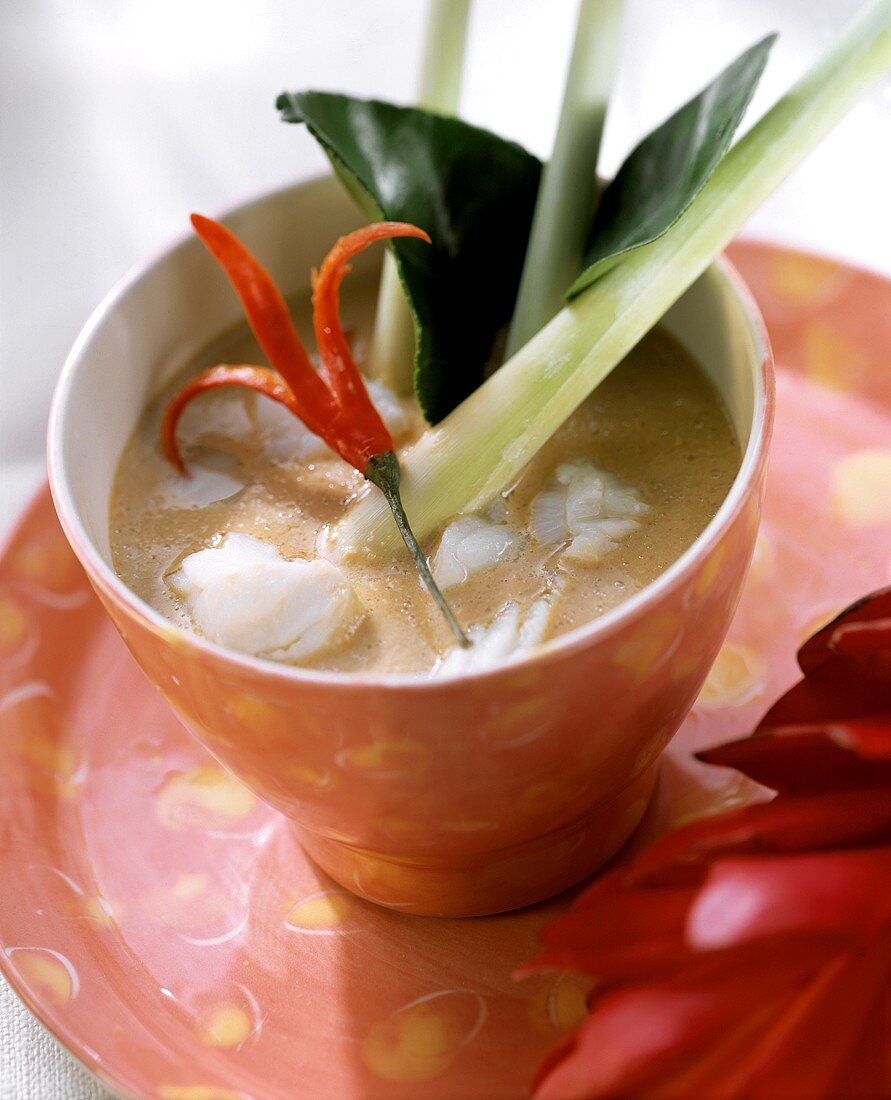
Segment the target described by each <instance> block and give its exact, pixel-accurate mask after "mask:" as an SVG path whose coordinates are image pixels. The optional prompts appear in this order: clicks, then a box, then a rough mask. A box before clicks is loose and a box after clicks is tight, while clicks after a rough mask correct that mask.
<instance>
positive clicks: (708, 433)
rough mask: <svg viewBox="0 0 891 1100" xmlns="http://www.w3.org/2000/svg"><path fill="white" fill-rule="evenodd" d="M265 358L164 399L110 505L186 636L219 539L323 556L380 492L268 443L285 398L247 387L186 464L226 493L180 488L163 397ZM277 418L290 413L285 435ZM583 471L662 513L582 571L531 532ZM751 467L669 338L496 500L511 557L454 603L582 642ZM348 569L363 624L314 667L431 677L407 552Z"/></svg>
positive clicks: (434, 542)
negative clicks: (540, 612) (162, 432)
mask: <svg viewBox="0 0 891 1100" xmlns="http://www.w3.org/2000/svg"><path fill="white" fill-rule="evenodd" d="M354 278H355V282H353V283H352V284H351V285H350V287H349V291H348V294H347V301H346V302H345V305H344V323H345V325H346V327H347V328H348V329H350V328H351V329H352V331H353V333H354V334H355V336H354V350H355V353H356V357H357V359H358V360H359V362H360V363H361V361H362V355H363V346H364V335H363V334H365V333H367V332H368V330H369V327H370V324H371V318H372V315H373V309H374V292H375V285H374V281H373V280H371V279H368V278H365V279H363V278H361V277H358V276H356V277H354ZM308 297H309V296H308V294H307V295H305V296H301V297H300V299H299V301H300V302H305V301H307V300H308ZM295 320H296V322H297V326H298V329H299V330H300V333H301V336H302V337H303V338H304V340H305V342H306V344H307V346H308V347H311V346H312V340H311V325H310V318H309V314H308V309H306V308H301V307H300V306H299V305H298V307H297V308H296V309H295ZM263 362H265V360H264V358H263V356H262V353H261V352H260V351H259V349H258V348H257V346H256V344H255V343H254V341H253V339H252V338H251V336H250V334H249V333H248V332H247V331H246V329H244V328H239V329H237V330H235V331H233V332H230V333H228V334H226V335H225V336H224V337H223V338H221V339H220V340H218V341H216V342H215V343H214V344H213V345H212V346H210V347H209V348H208V349H207V350H206V351H205V352H203V353H202V354H201V355H200V356H198V357H197V358H196V359H194V360H193V361H192V362H190V363H189V364H187V365H186V366H185V367H184V368H183V370H182V371H180V372H179V373H178V374H177V376H176V377H175V378H174V379H173V380H172V381H171V382H170V384H169V385H168V386H167V387H166V388H165V389H164V391H163V392H162V393H160V394H159V395H157V397H156V399H155V400H154V401H153V402H152V403H151V404H150V406H149V407H148V409H147V410H146V412H145V414H144V415H143V417H142V419H141V421H140V422H139V424H138V426H137V428H136V430H135V431H134V433H133V436H132V437H131V439H130V441H129V443H128V445H127V447H126V449H125V451H124V454H123V456H122V458H121V461H120V464H119V467H118V471H117V476H116V479H115V484H114V489H113V493H112V499H111V508H110V533H111V548H112V556H113V564H114V568H115V570H116V571H117V573H118V574H119V576H120V577H121V578H122V580H123V581H124V582H125V583H126V584H127V585H128V586H129V587H130V588H131V589H132V590H133V591H134V592H135V593H136V594H137V595H139V596H141V597H142V598H143V599H144V600H145V601H146V602H147V603H149V604H151V605H152V606H153V607H155V608H156V609H157V610H158V611H160V612H161V613H162V614H163V615H165V616H167V617H168V618H170V619H171V620H173V621H174V622H178V623H180V624H181V625H183V626H185V627H187V628H189V629H194V624H193V622H192V618H191V615H190V612H189V610H188V608H187V607H186V606H184V604H183V602H182V600H180V599H179V598H178V597H177V595H176V594H175V592H174V590H173V589H172V588H171V585H170V576H171V574H173V573H175V572H176V570H177V569H178V568H179V566H180V564H181V562H182V561H183V559H184V558H186V557H187V556H188V555H190V554H192V553H194V552H196V551H199V550H203V549H205V548H207V547H211V546H213V545H217V544H218V543H219V541H220V538H221V536H223V535H224V534H225V533H227V532H240V533H244V534H248V535H251V536H254V537H255V538H257V539H260V540H263V541H264V542H268V543H271V544H272V545H273V546H275V547H276V548H277V549H278V550H279V551H280V553H281V554H282V555H283V556H284V557H285V558H287V559H294V558H298V557H299V558H314V557H316V556H317V555H318V545H319V537H320V532H323V530H324V529H325V527H326V525H330V524H333V523H335V522H336V521H337V520H338V519H339V518H341V517H342V516H343V514H344V511H345V509H346V508H347V507H348V506H349V502H350V500H351V499H352V498H353V497H355V496H356V494H358V493H361V492H364V491H369V488H370V487H367V486H366V483H365V482H364V479H363V478H362V476H361V475H360V474H359V473H358V472H356V471H353V470H351V469H350V468H349V467H348V466H347V465H346V464H345V463H344V462H342V461H341V460H340V459H339V458H337V457H335V456H333V455H332V454H331V453H330V452H327V453H321V454H320V453H317V451H311V453H309V454H305V453H304V454H303V455H299V454H298V455H293V454H292V453H291V452H290V450H289V443H288V437H287V432H285V438H281V437H280V435H277V434H276V432H277V429H275V430H274V431H272V432H271V434H270V431H271V430H270V428H269V423H270V419H269V417H268V416H267V413H268V412H269V407H270V406H271V403H269V402H267V399H265V398H257V397H256V396H255V395H253V394H248V393H246V392H244V391H241V390H237V389H234V388H230V389H225V390H217V391H215V392H212V393H207V394H204V395H202V396H200V397H198V398H196V399H195V400H194V401H193V403H192V405H191V407H190V408H189V410H188V411H187V413H186V416H185V417H184V420H183V424H182V432H181V434H180V438H181V444H182V451H183V455H184V458H185V459H186V461H187V463H190V464H198V465H199V466H201V467H203V468H204V471H205V474H204V476H205V478H209V479H210V481H209V482H208V486H209V488H207V492H208V495H209V496H214V495H215V494H216V493H222V494H225V495H226V499H222V500H217V501H213V502H211V503H205V504H202V503H201V499H202V498H201V495H200V494H201V492H202V491H203V490H202V484H203V482H201V481H200V480H194V481H193V484H189V483H184V482H183V479H181V478H180V477H179V475H178V474H177V473H176V472H175V471H174V469H173V468H172V467H171V465H170V464H169V463H168V462H167V461H166V460H165V459H164V457H163V456H162V454H161V451H160V448H159V445H158V438H159V425H160V421H161V417H162V415H163V410H164V407H165V404H166V402H167V401H168V400H169V398H170V396H171V395H172V394H173V393H174V392H175V391H176V390H177V389H178V388H179V386H181V385H182V383H183V381H184V380H185V379H186V378H188V377H189V376H191V375H192V374H194V373H196V372H197V371H198V370H200V369H203V368H204V367H206V366H209V365H213V364H216V363H263ZM388 405H389V407H390V412H391V414H392V416H393V418H394V419H395V420H396V421H399V422H400V423H401V426H402V427H403V430H402V431H401V433H400V434H399V435H398V436H397V438H396V445H397V449H402V448H404V447H406V446H408V445H409V444H410V443H411V442H412V441H413V440H414V439H416V438H417V437H418V435H419V434H420V433H421V432H422V431H423V428H424V424H423V419H422V417H421V415H420V413H419V411H418V409H417V406H416V405H415V403H414V401H413V400H404V401H398V402H397V401H396V399H393V398H391V399H390V400H389V401H388ZM272 408H273V409H275V407H274V406H272ZM279 421H280V418H277V413H276V417H273V418H272V421H271V423H273V426H275V425H276V424H278V423H279ZM580 459H585V460H588V461H590V462H591V463H593V464H594V465H596V466H597V467H600V468H602V469H603V470H605V471H609V472H610V473H611V474H614V475H617V477H618V478H620V479H621V480H622V481H623V482H625V483H626V484H627V485H628V486H630V487H632V488H633V489H634V490H636V491H637V495H638V496H639V498H640V499H641V500H642V501H644V502H645V503H646V505H647V506H648V510H647V511H646V514H645V515H643V516H641V517H640V522H639V526H638V527H637V529H636V530H634V531H633V532H631V533H630V534H627V535H625V536H624V537H623V538H622V539H621V540H620V541H619V543H618V545H617V547H616V549H615V550H613V551H612V552H610V553H609V554H608V555H607V556H606V557H604V558H603V560H602V561H600V562H598V563H597V564H596V565H592V564H586V563H579V562H575V561H572V560H570V559H569V558H568V557H567V556H566V555H565V554H563V553H561V548H560V547H555V546H553V545H543V544H542V543H540V542H538V541H536V539H534V538H533V537H532V535H531V534H530V532H529V514H530V506H531V504H532V502H533V501H534V500H535V499H536V498H537V496H538V494H539V493H541V492H542V491H543V490H544V489H546V488H547V487H548V486H549V485H550V484H552V483H553V476H554V473H555V471H556V470H557V468H558V467H560V466H561V464H563V463H567V462H573V461H575V460H580ZM739 462H740V452H739V446H738V443H737V441H736V438H735V435H734V432H733V429H732V427H731V425H730V421H729V419H728V417H727V414H726V412H725V410H724V408H723V406H722V404H721V401H720V399H719V397H718V395H717V393H716V391H715V390H714V387H713V386H712V384H711V383H710V382H709V381H708V380H707V379H706V377H705V376H704V374H703V373H702V371H701V370H700V368H699V367H698V366H697V364H696V363H695V361H694V360H693V359H692V358H691V356H690V355H689V354H688V353H687V352H686V351H685V350H684V348H683V347H681V345H680V344H678V343H677V341H675V340H674V339H673V338H672V337H671V336H670V335H668V334H667V333H666V332H664V331H662V330H660V329H656V330H654V331H653V332H652V333H650V334H649V335H648V336H647V337H646V338H645V339H644V340H643V341H642V342H641V343H640V344H639V345H638V347H636V348H635V349H634V350H633V351H632V352H631V353H630V354H629V355H628V357H627V358H626V359H625V360H624V361H623V362H622V363H621V364H620V366H619V367H617V368H616V370H615V371H613V373H612V374H611V375H610V376H609V377H608V378H607V379H606V381H604V382H603V383H602V384H601V385H600V386H599V387H598V389H597V390H596V391H595V392H594V393H593V394H592V395H591V397H590V398H588V400H587V401H586V402H585V403H584V404H583V405H582V406H581V407H580V408H579V409H578V410H577V411H576V412H575V413H574V414H573V415H572V416H571V417H570V418H569V420H567V422H566V423H565V424H564V425H563V426H562V427H561V428H560V429H559V431H558V432H557V433H556V434H555V435H554V436H553V437H552V438H551V439H550V440H549V441H548V443H547V444H546V445H545V446H544V447H543V448H542V449H541V450H540V451H539V453H538V454H537V455H536V456H535V458H534V459H533V461H532V462H531V463H530V464H529V466H528V467H527V468H526V470H525V471H524V472H523V474H522V476H521V477H520V478H519V479H518V481H517V482H516V484H515V485H513V486H510V487H507V488H506V490H505V492H504V493H503V494H502V495H501V496H500V498H499V499H497V500H496V501H495V502H493V505H492V507H491V508H490V509H489V515H490V516H491V517H494V518H495V519H497V520H498V521H499V522H501V523H504V522H506V523H507V524H508V525H509V527H510V529H511V530H512V531H513V533H514V535H515V536H516V537H515V539H514V543H515V545H514V547H513V549H512V551H511V552H510V553H509V554H508V555H507V556H506V560H503V561H501V562H499V563H497V564H494V565H492V566H490V567H488V568H486V569H483V570H482V571H481V572H479V573H477V574H475V575H473V576H470V577H469V578H468V579H467V580H466V581H464V582H463V583H460V584H456V585H454V586H452V587H450V588H448V590H447V591H446V598H447V599H448V601H449V603H450V604H451V606H452V608H453V610H454V611H455V613H456V615H457V617H458V619H459V621H460V622H461V623H462V624H463V625H465V626H466V627H469V626H472V625H483V626H485V625H487V624H489V623H491V622H492V620H493V619H494V618H495V617H496V616H497V615H498V614H499V612H501V611H502V609H503V608H504V607H505V605H506V604H508V603H509V602H511V601H513V602H515V603H516V604H518V605H519V609H520V613H521V614H522V613H523V612H524V611H526V610H527V609H529V608H530V607H532V606H533V605H535V604H536V601H540V600H541V599H542V597H543V596H544V595H545V594H547V598H548V600H549V608H550V610H549V619H548V623H547V627H546V629H545V633H544V637H545V638H549V637H554V636H557V635H559V634H563V633H565V632H566V631H569V630H572V629H574V628H575V627H578V626H580V625H582V624H584V623H586V622H588V621H590V620H591V619H594V618H596V617H597V616H599V615H601V614H603V613H604V612H605V611H607V610H608V609H610V608H612V607H615V606H616V605H617V604H619V603H621V602H622V601H623V600H625V599H627V598H628V597H629V596H631V595H632V594H634V593H635V592H637V591H639V590H640V589H641V588H643V587H644V586H645V585H647V584H648V583H650V582H651V581H652V580H654V579H655V578H656V577H658V576H659V574H660V573H662V572H663V571H664V570H665V569H666V568H667V567H668V566H669V565H670V564H671V563H672V562H673V561H675V560H676V559H677V558H678V556H679V555H680V554H681V553H682V552H683V551H684V550H685V549H686V548H687V547H688V546H690V544H691V543H692V542H693V541H694V540H695V539H696V537H697V536H698V535H699V534H700V532H701V531H702V530H703V529H704V527H705V526H706V524H707V523H708V522H709V520H710V519H711V518H712V516H714V514H715V512H716V511H717V509H718V507H719V506H720V504H721V502H722V501H723V499H724V497H725V496H726V494H727V492H728V490H729V488H730V485H731V483H732V481H733V478H734V476H735V474H736V472H737V470H738V468H739ZM226 479H229V480H226ZM229 490H231V491H232V492H231V495H229ZM370 491H377V490H370ZM190 494H192V495H191V496H190ZM439 540H440V535H439V533H437V534H436V535H435V536H434V537H432V538H431V539H429V540H427V542H426V544H425V551H426V552H427V553H428V554H430V555H431V557H433V555H434V554H435V551H436V549H437V546H438V544H439ZM343 568H344V569H345V571H346V573H347V574H348V577H349V579H350V581H351V582H352V585H353V587H354V589H355V592H356V594H357V595H358V598H359V600H360V601H361V603H362V605H363V606H364V609H365V614H364V617H363V618H362V620H361V622H360V624H359V625H358V627H357V628H356V630H355V631H354V633H353V634H352V635H351V637H350V638H349V639H348V641H346V642H345V643H344V644H343V645H342V646H340V647H339V648H335V649H332V650H330V651H328V652H325V653H322V654H320V655H318V656H317V657H316V658H315V659H314V660H311V661H305V662H301V663H305V664H307V665H309V666H310V667H317V668H325V669H332V670H341V671H345V672H356V671H366V672H397V671H398V672H420V671H425V670H430V669H431V668H433V667H434V666H435V665H436V663H437V661H438V660H439V659H440V658H442V656H443V655H444V654H445V653H447V651H449V650H450V649H451V648H452V647H453V646H454V639H453V637H452V635H451V633H450V631H449V629H448V627H447V625H446V624H445V622H444V620H443V619H442V617H441V615H440V613H439V611H438V610H437V608H436V606H435V605H434V603H433V602H432V600H431V599H430V596H429V595H428V593H427V591H426V589H424V588H423V586H422V584H421V581H420V579H419V577H418V574H417V571H416V570H415V568H414V566H413V565H412V563H411V562H410V560H409V558H408V556H407V554H400V555H399V556H398V558H394V559H393V560H386V561H371V560H367V559H364V558H362V557H360V556H358V555H355V556H353V557H352V558H351V559H350V560H349V561H348V562H346V563H345V564H344V565H343Z"/></svg>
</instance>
